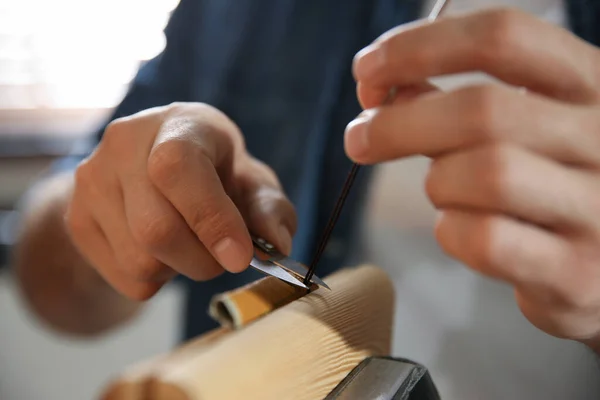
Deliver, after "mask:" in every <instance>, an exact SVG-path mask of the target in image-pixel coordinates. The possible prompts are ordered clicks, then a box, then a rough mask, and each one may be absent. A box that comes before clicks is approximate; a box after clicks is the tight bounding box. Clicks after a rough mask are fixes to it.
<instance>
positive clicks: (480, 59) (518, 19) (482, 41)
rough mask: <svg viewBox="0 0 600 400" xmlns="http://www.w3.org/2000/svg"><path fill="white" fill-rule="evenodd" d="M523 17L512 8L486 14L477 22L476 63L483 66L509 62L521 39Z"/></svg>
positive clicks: (495, 10)
mask: <svg viewBox="0 0 600 400" xmlns="http://www.w3.org/2000/svg"><path fill="white" fill-rule="evenodd" d="M522 19H523V15H522V13H521V12H519V11H517V10H514V9H511V8H499V9H494V10H490V11H487V12H485V13H484V14H483V15H482V18H481V19H480V20H479V21H478V22H477V23H478V26H479V27H480V28H481V29H479V30H478V32H477V35H476V38H477V39H478V40H476V42H477V43H476V44H475V45H476V47H475V57H476V61H477V63H478V64H479V65H481V66H487V65H490V64H491V63H498V62H509V61H510V60H511V58H512V56H513V54H514V53H515V48H516V46H517V45H518V44H519V41H520V40H522V38H521V37H520V35H521V33H520V30H521V26H522Z"/></svg>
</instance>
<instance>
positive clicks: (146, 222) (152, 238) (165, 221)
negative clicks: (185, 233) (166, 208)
mask: <svg viewBox="0 0 600 400" xmlns="http://www.w3.org/2000/svg"><path fill="white" fill-rule="evenodd" d="M176 229H177V227H176V223H175V221H173V220H172V219H171V218H168V217H157V216H153V217H151V218H145V219H143V222H138V223H136V224H133V226H132V229H131V232H132V235H133V237H134V239H135V241H136V242H138V243H139V244H140V245H141V246H143V247H144V248H146V249H149V250H153V249H161V248H164V247H166V246H168V245H169V244H170V243H171V241H172V240H173V239H172V238H173V237H175V233H176Z"/></svg>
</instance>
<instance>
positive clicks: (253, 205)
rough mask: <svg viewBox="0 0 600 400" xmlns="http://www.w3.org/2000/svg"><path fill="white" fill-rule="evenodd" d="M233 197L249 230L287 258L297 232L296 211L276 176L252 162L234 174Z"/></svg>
mask: <svg viewBox="0 0 600 400" xmlns="http://www.w3.org/2000/svg"><path fill="white" fill-rule="evenodd" d="M235 181H236V182H235V186H236V188H237V191H236V192H237V193H236V196H235V198H234V202H235V203H236V205H237V207H238V209H239V210H240V212H241V213H242V216H243V217H244V220H245V221H246V224H247V225H248V230H249V231H250V232H251V233H252V234H254V235H256V236H259V237H261V238H263V239H265V240H266V241H268V242H269V243H271V244H272V245H274V246H275V248H276V249H277V250H279V251H280V252H281V253H283V254H285V255H289V254H290V253H291V251H292V237H293V235H294V234H295V233H296V228H297V219H296V211H295V209H294V206H293V205H292V203H291V202H290V200H289V199H288V198H287V196H286V195H285V193H284V191H283V188H282V187H281V185H280V183H279V180H278V179H277V176H276V175H275V173H274V172H273V171H272V170H271V169H270V168H269V167H268V166H267V165H265V164H263V163H262V162H260V161H258V160H256V159H249V160H248V163H247V164H246V163H244V166H243V168H239V172H237V173H236V174H235Z"/></svg>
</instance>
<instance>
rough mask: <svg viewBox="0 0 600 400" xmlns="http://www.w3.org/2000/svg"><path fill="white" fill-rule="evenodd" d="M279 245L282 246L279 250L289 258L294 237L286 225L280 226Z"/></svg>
mask: <svg viewBox="0 0 600 400" xmlns="http://www.w3.org/2000/svg"><path fill="white" fill-rule="evenodd" d="M279 243H281V246H282V248H281V249H279V250H280V251H281V252H282V253H283V254H285V255H287V256H289V255H290V253H291V252H292V235H291V233H290V231H289V230H288V228H287V227H286V226H285V225H280V226H279Z"/></svg>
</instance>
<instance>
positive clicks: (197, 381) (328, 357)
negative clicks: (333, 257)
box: [104, 266, 394, 400]
mask: <svg viewBox="0 0 600 400" xmlns="http://www.w3.org/2000/svg"><path fill="white" fill-rule="evenodd" d="M327 282H328V284H329V285H330V286H331V288H332V290H331V291H328V290H326V289H322V288H321V289H317V290H315V291H314V292H312V293H310V294H308V295H306V296H303V297H300V298H299V299H297V300H295V301H292V302H291V303H289V304H287V305H285V306H283V307H280V308H277V309H275V310H274V311H272V312H271V313H270V314H268V315H266V316H264V317H263V318H260V319H258V320H256V321H254V322H253V323H252V324H249V325H247V326H245V327H243V328H242V329H240V330H236V331H222V332H221V333H219V334H217V335H216V337H214V338H213V339H212V340H210V341H208V342H206V337H205V336H203V337H201V338H199V339H196V340H194V341H191V342H189V343H188V344H186V345H184V347H182V348H181V349H179V350H177V351H176V353H175V354H178V355H175V356H171V358H170V359H169V357H167V358H166V359H163V360H160V359H159V360H157V361H156V364H155V365H154V366H153V367H152V368H148V367H146V370H145V371H146V373H145V374H143V373H142V374H140V373H139V369H138V373H137V375H135V378H136V380H137V381H138V382H139V381H143V382H145V383H144V385H141V386H140V387H143V390H141V391H138V392H137V393H133V391H131V390H130V391H128V392H127V393H125V392H126V391H124V390H122V388H123V384H124V379H122V378H121V379H117V380H116V381H115V382H113V384H112V385H111V386H110V387H109V389H108V390H107V391H106V394H105V396H104V399H105V400H163V399H164V400H167V399H168V400H221V399H240V398H243V399H249V400H253V399H257V400H258V399H261V400H270V399H273V400H281V399H289V400H296V399H298V400H302V399H311V400H313V399H322V398H324V397H325V396H326V395H327V394H328V393H329V392H330V391H331V390H332V389H333V388H334V387H335V386H336V385H337V384H338V383H339V382H340V381H341V380H342V379H343V378H344V377H345V376H346V375H347V374H348V373H349V372H350V371H351V370H352V369H353V368H354V367H355V366H356V365H358V364H359V363H360V362H361V361H362V360H363V359H365V358H366V357H369V356H372V355H389V352H390V345H391V332H392V318H393V305H394V294H393V286H392V284H391V282H390V280H389V279H388V277H387V275H386V274H385V272H383V271H382V270H380V269H378V268H376V267H371V266H363V267H359V268H351V269H346V270H342V271H340V272H337V273H335V274H333V275H331V276H330V277H328V278H327ZM213 335H215V334H214V333H213ZM202 341H204V343H203V344H202ZM198 343H200V344H198ZM126 376H129V377H131V376H133V375H132V374H131V373H129V375H127V374H124V375H123V377H126ZM126 383H128V384H129V385H130V386H129V387H131V379H130V380H129V381H126ZM123 393H125V396H123V395H121V394H123ZM132 393H133V395H131V394H132Z"/></svg>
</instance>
